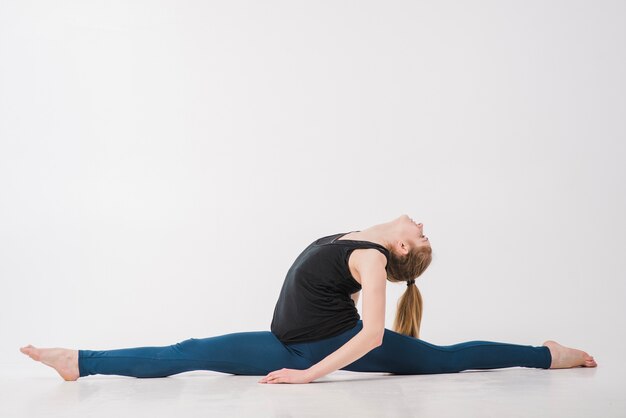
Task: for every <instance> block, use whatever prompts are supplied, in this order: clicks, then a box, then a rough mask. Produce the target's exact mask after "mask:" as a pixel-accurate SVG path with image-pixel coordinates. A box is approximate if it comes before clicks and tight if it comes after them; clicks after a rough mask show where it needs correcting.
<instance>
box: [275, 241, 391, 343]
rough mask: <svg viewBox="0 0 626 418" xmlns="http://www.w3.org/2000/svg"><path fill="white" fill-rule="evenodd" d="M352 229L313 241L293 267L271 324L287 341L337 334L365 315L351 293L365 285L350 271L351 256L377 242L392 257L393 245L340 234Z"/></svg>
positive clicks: (281, 292)
mask: <svg viewBox="0 0 626 418" xmlns="http://www.w3.org/2000/svg"><path fill="white" fill-rule="evenodd" d="M351 232H359V231H351ZM348 233H349V232H343V233H340V234H334V235H328V236H325V237H322V238H319V239H317V240H315V241H313V242H312V243H311V244H309V246H308V247H306V248H305V249H304V251H302V253H300V255H298V257H297V258H296V260H295V261H294V263H293V265H292V266H291V267H290V268H289V270H288V271H287V277H286V278H285V282H284V283H283V286H282V289H281V291H280V296H279V298H278V302H277V303H276V307H275V308H274V315H273V318H272V325H271V331H272V333H273V334H274V335H276V337H277V338H278V339H279V340H280V341H282V342H283V343H296V342H304V341H316V340H320V339H323V338H329V337H334V336H335V335H339V334H341V333H342V332H344V331H347V330H349V329H351V328H353V327H355V326H356V324H357V321H358V320H359V319H361V318H360V316H359V312H358V311H357V309H356V306H355V304H354V301H353V300H352V298H351V297H350V295H351V294H352V293H355V292H357V291H359V290H361V285H360V284H359V282H357V281H356V280H355V279H354V278H353V277H352V274H350V268H349V267H348V257H349V255H350V253H352V251H353V250H355V249H357V248H376V249H378V250H380V251H381V252H382V253H383V254H384V255H385V257H387V261H389V250H387V249H386V248H385V247H383V246H382V245H380V244H377V243H374V242H370V241H357V240H337V238H340V237H341V236H343V235H346V234H348Z"/></svg>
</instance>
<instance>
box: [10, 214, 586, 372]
mask: <svg viewBox="0 0 626 418" xmlns="http://www.w3.org/2000/svg"><path fill="white" fill-rule="evenodd" d="M431 260H432V248H431V246H430V242H429V240H428V238H427V237H425V236H424V227H423V225H422V224H421V223H415V222H414V221H413V219H411V218H410V217H409V216H407V215H401V216H399V217H398V218H396V219H394V220H392V221H390V222H385V223H382V224H378V225H374V226H371V227H369V228H366V229H364V230H361V231H358V230H357V231H351V232H347V233H340V234H334V235H329V236H325V237H322V238H319V239H317V240H315V241H314V242H312V243H311V244H310V245H309V246H308V247H307V248H305V249H304V251H303V252H302V253H301V254H300V255H299V256H298V257H297V258H296V260H295V261H294V263H293V265H292V266H291V267H290V269H289V271H288V272H287V277H286V278H285V281H284V283H283V286H282V289H281V292H280V296H279V298H278V302H277V303H276V307H275V309H274V315H273V318H272V324H271V327H270V328H271V331H251V332H237V333H231V334H225V335H220V336H215V337H208V338H202V339H197V338H190V339H188V340H185V341H181V342H179V343H176V344H173V345H169V346H159V347H136V348H124V349H116V350H103V351H95V350H70V349H65V348H36V347H34V346H32V345H28V346H26V347H22V348H20V351H21V352H22V353H24V354H26V355H28V356H30V357H31V358H32V359H34V360H37V361H41V362H42V363H44V364H46V365H48V366H51V367H53V368H54V369H55V370H56V371H57V372H58V373H59V374H60V375H61V377H62V378H63V379H65V380H77V379H78V378H79V377H84V376H88V375H92V374H114V375H123V376H134V377H144V378H145V377H165V376H170V375H173V374H177V373H182V372H186V371H191V370H213V371H218V372H222V373H231V374H238V375H256V376H263V378H261V380H259V383H309V382H311V381H313V380H315V379H318V378H320V377H322V376H325V375H327V374H329V373H331V372H333V371H335V370H339V369H341V370H349V371H361V372H388V373H394V374H431V373H457V372H460V371H463V370H468V369H497V368H504V367H515V366H520V367H534V368H542V369H560V368H570V367H578V366H582V367H596V366H597V363H596V362H595V360H594V359H593V356H590V355H589V354H587V353H586V352H584V351H581V350H577V349H573V348H567V347H564V346H562V345H560V344H559V343H557V342H555V341H551V340H548V341H545V342H544V343H543V345H541V346H531V345H517V344H509V343H501V342H492V341H469V342H463V343H458V344H453V345H448V346H437V345H434V344H430V343H428V342H426V341H423V340H420V339H419V329H420V322H421V318H422V298H421V295H420V292H419V290H418V288H417V286H416V285H415V284H414V283H415V278H417V277H419V276H420V275H421V274H422V273H423V272H424V270H426V268H427V267H428V265H429V264H430V262H431ZM387 281H389V282H392V283H397V282H404V283H406V285H407V288H406V290H405V292H404V294H403V295H402V296H401V298H400V300H399V303H398V310H397V313H396V317H395V322H394V330H393V331H392V330H389V329H386V328H385V288H386V284H387ZM361 290H363V319H361V317H360V316H359V314H358V311H357V309H356V302H357V300H358V298H359V293H360V291H361Z"/></svg>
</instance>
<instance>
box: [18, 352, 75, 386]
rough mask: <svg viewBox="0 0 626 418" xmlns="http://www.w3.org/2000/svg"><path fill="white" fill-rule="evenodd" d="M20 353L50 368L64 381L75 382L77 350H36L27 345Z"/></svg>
mask: <svg viewBox="0 0 626 418" xmlns="http://www.w3.org/2000/svg"><path fill="white" fill-rule="evenodd" d="M20 351H21V352H22V353H24V354H26V355H27V356H29V357H30V358H32V359H33V360H36V361H40V362H42V363H43V364H46V365H48V366H50V367H52V368H53V369H54V370H56V371H57V373H59V374H60V375H61V377H62V378H63V379H64V380H68V381H70V380H76V379H78V377H79V372H78V350H69V349H67V348H37V347H33V346H32V345H30V344H28V345H27V346H26V347H22V348H20Z"/></svg>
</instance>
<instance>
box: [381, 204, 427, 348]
mask: <svg viewBox="0 0 626 418" xmlns="http://www.w3.org/2000/svg"><path fill="white" fill-rule="evenodd" d="M387 227H388V234H389V235H388V241H387V242H388V243H389V246H390V248H389V253H390V255H389V262H388V264H387V280H389V281H390V282H393V283H398V282H401V283H403V285H406V283H407V281H409V280H412V279H416V278H417V277H419V276H420V275H421V274H422V273H423V272H424V271H425V270H426V268H427V267H428V266H429V265H430V262H431V261H432V247H431V246H430V241H429V240H428V237H426V236H424V225H422V224H421V223H416V222H415V221H413V219H412V218H411V217H409V216H408V215H401V216H399V217H397V218H396V219H394V220H393V221H391V222H389V223H388V224H387ZM421 321H422V296H421V294H420V291H419V289H418V288H417V285H416V284H410V285H409V286H406V290H405V291H404V293H403V294H402V296H401V297H400V299H399V300H398V306H397V310H396V318H395V321H394V325H393V328H394V331H396V332H399V333H400V334H404V335H409V336H411V337H415V338H419V330H420V324H421Z"/></svg>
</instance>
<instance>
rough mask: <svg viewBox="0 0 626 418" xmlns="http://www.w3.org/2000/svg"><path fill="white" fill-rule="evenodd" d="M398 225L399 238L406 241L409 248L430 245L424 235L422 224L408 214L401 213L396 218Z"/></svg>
mask: <svg viewBox="0 0 626 418" xmlns="http://www.w3.org/2000/svg"><path fill="white" fill-rule="evenodd" d="M396 222H398V224H399V225H400V228H399V230H400V231H401V232H400V234H401V236H400V237H399V238H400V239H401V240H404V241H407V242H408V245H409V248H417V247H421V246H430V241H429V240H428V237H427V236H425V235H424V225H423V224H422V223H416V222H415V221H414V220H413V218H411V217H410V216H409V215H401V216H400V217H398V218H397V219H396Z"/></svg>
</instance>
